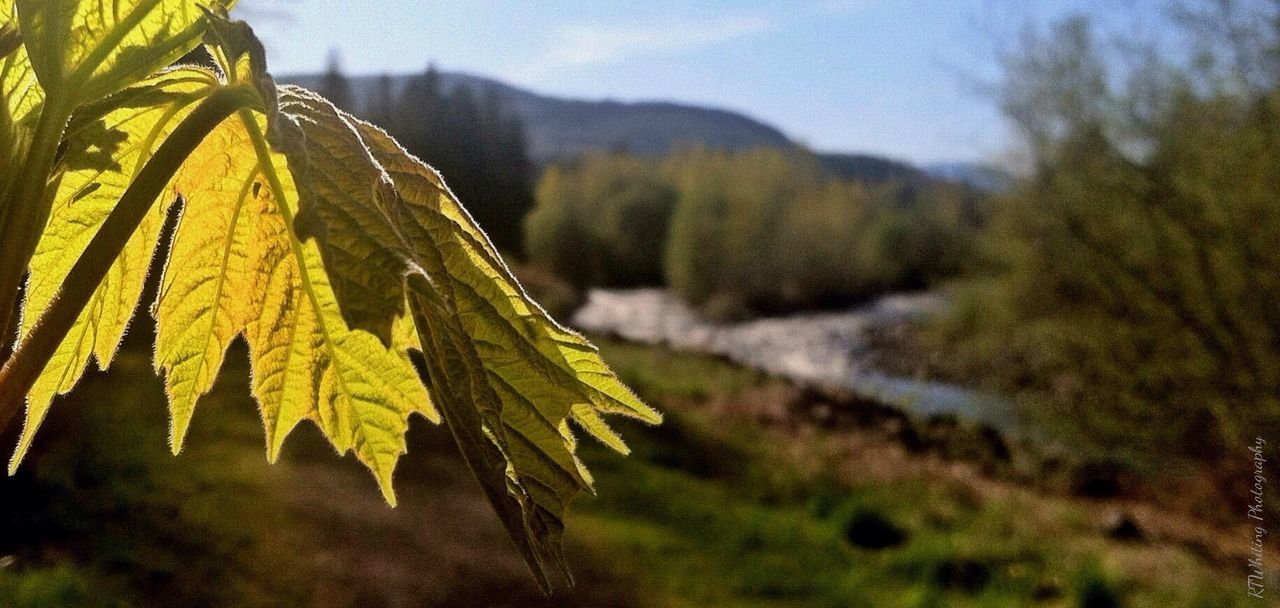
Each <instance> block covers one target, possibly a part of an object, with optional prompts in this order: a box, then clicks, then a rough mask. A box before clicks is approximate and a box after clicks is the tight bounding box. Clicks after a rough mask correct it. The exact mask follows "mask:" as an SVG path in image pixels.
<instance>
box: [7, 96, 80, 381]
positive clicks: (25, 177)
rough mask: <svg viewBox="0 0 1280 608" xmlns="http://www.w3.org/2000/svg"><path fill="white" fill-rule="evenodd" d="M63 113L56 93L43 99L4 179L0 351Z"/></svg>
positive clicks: (37, 227) (42, 210)
mask: <svg viewBox="0 0 1280 608" xmlns="http://www.w3.org/2000/svg"><path fill="white" fill-rule="evenodd" d="M69 117H70V112H68V111H66V110H64V109H63V104H62V103H60V102H59V100H58V99H55V98H52V97H50V98H46V99H45V101H44V105H43V107H42V108H41V110H40V118H39V120H38V121H37V123H36V129H35V133H34V136H33V137H32V139H31V146H32V147H31V148H30V149H29V150H28V152H27V155H26V160H25V162H23V164H22V167H21V168H20V169H19V172H18V181H17V182H16V183H11V184H10V185H9V186H10V190H9V191H8V192H6V193H5V196H4V200H3V205H2V206H0V234H4V235H6V236H7V237H8V238H4V239H0V352H7V351H9V349H10V348H11V347H12V346H13V340H14V337H15V336H14V330H15V326H16V320H17V318H16V317H17V315H16V312H17V293H18V288H19V287H21V285H22V277H23V276H24V275H26V273H27V265H28V264H29V263H30V262H31V256H32V255H34V254H35V250H36V244H37V243H38V242H39V236H40V233H41V232H43V231H44V230H43V229H44V222H46V221H48V219H49V206H50V205H51V204H52V200H53V199H52V193H51V192H49V190H50V188H49V175H50V173H51V172H52V169H53V163H54V159H55V158H56V157H57V155H58V144H59V142H60V141H62V130H63V128H64V127H65V126H66V124H67V120H68V118H69ZM0 361H3V359H0Z"/></svg>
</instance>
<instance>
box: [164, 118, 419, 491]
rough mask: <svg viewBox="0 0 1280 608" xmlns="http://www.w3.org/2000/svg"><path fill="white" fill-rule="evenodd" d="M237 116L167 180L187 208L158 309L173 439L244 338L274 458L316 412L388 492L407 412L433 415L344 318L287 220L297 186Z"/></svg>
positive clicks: (415, 386)
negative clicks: (230, 351)
mask: <svg viewBox="0 0 1280 608" xmlns="http://www.w3.org/2000/svg"><path fill="white" fill-rule="evenodd" d="M244 120H245V117H244V116H241V117H237V118H236V119H234V120H230V121H228V122H226V123H224V124H223V125H221V126H220V127H218V128H217V129H216V130H215V131H214V132H213V133H212V134H211V135H210V136H209V138H207V139H206V140H205V142H204V143H203V144H202V145H201V147H200V148H198V149H197V150H196V152H195V154H193V155H192V157H191V158H190V159H189V160H188V161H187V163H186V164H185V165H184V166H183V168H182V170H181V171H180V172H179V174H178V175H177V176H176V177H175V181H174V184H175V191H176V193H177V194H179V195H181V196H182V198H183V200H184V201H185V206H184V208H183V212H182V217H181V219H180V220H179V223H178V227H177V230H176V232H175V234H174V238H173V246H172V249H171V251H170V254H169V264H168V266H167V267H166V268H165V274H164V278H163V281H162V282H161V292H160V297H159V300H158V301H157V303H156V308H155V315H156V321H157V335H156V365H157V367H158V368H159V369H160V370H162V371H163V372H164V374H165V384H166V387H167V389H168V393H169V399H170V408H171V411H172V413H173V437H172V438H173V447H174V449H175V450H177V449H179V448H180V446H181V444H182V438H183V436H184V434H185V432H186V428H187V424H188V423H189V421H190V419H191V415H192V412H193V411H194V408H195V404H196V401H197V400H198V399H199V397H200V396H201V395H203V394H205V393H206V392H208V390H209V389H210V388H212V386H213V382H214V380H215V378H216V376H217V372H218V370H219V368H220V367H221V365H222V359H223V355H224V352H225V350H226V348H227V347H228V346H229V345H230V343H231V341H232V340H233V339H234V338H235V337H236V336H237V335H241V334H243V335H244V336H245V338H246V339H247V341H248V343H249V350H250V362H251V365H252V368H253V378H254V383H253V392H254V396H255V397H256V398H257V400H258V403H259V406H260V407H261V410H262V416H263V421H264V423H265V426H266V429H267V445H268V452H269V455H270V457H271V458H272V459H274V458H275V457H276V455H277V454H278V453H279V450H280V446H281V444H282V443H283V441H284V438H285V436H286V435H287V434H288V432H289V431H290V430H291V429H292V428H293V427H294V426H295V425H296V424H297V423H298V422H300V421H302V420H312V421H314V422H315V423H317V424H318V425H319V426H320V428H321V430H322V431H324V433H325V435H326V436H327V437H328V438H329V439H330V441H332V442H333V444H334V446H335V447H336V448H337V449H338V450H339V451H340V452H346V451H348V450H351V451H354V452H355V454H356V456H357V457H358V458H359V459H360V460H361V462H364V463H365V464H366V465H367V466H369V468H370V469H371V470H372V471H373V472H374V475H375V476H376V478H377V479H378V482H379V483H380V484H381V486H382V488H383V492H384V493H385V494H386V496H387V499H388V500H389V501H394V496H393V492H392V488H391V475H392V472H393V470H394V467H395V462H396V460H397V459H398V457H399V456H400V454H402V453H403V452H404V449H405V446H404V433H405V431H406V429H407V425H408V417H409V415H410V414H411V413H413V412H420V413H423V414H424V415H426V416H428V417H429V418H431V419H433V420H434V419H437V415H436V414H435V411H434V410H433V409H432V408H431V404H430V400H429V398H428V396H427V393H426V390H425V388H424V387H423V386H422V384H421V382H420V381H419V380H418V378H417V374H416V372H415V371H414V369H413V367H412V365H411V364H410V362H409V361H408V360H407V359H406V358H404V357H401V356H398V355H397V353H396V352H395V350H393V349H390V348H388V347H386V346H384V345H383V344H382V343H380V342H379V341H378V340H377V339H376V338H375V337H374V336H372V335H370V334H367V333H365V332H357V331H352V330H350V329H348V328H347V325H346V323H345V322H344V321H343V319H342V317H341V315H340V313H339V311H338V308H337V303H336V301H335V300H334V297H333V294H332V290H331V288H330V287H329V284H328V278H327V276H326V273H325V272H324V268H323V266H322V263H321V261H320V257H319V254H318V253H317V252H316V250H315V245H314V244H313V243H306V244H304V243H302V242H301V241H299V240H297V239H296V238H294V236H293V235H292V233H291V231H290V229H289V222H288V218H289V217H290V216H291V213H292V212H291V210H290V209H289V205H291V204H293V203H291V202H290V199H291V198H294V197H295V195H294V194H293V192H294V191H293V187H292V180H291V179H290V176H289V173H288V171H287V169H286V165H285V161H284V159H283V157H281V156H279V155H275V154H268V155H267V156H265V157H263V156H259V155H258V151H257V149H256V148H255V145H254V140H253V136H252V132H253V131H256V130H258V129H261V127H262V126H261V125H259V124H257V123H256V122H254V123H252V124H253V126H252V127H248V126H247V124H246V123H245V122H244ZM249 120H253V121H257V120H260V118H252V117H250V118H249ZM277 187H279V188H280V191H281V192H282V193H283V194H284V198H283V199H280V198H277V197H276V194H275V191H276V188H277Z"/></svg>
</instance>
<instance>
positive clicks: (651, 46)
mask: <svg viewBox="0 0 1280 608" xmlns="http://www.w3.org/2000/svg"><path fill="white" fill-rule="evenodd" d="M771 27H772V22H771V21H770V20H769V19H767V18H765V17H762V16H745V15H738V16H727V17H722V18H719V19H715V20H709V21H700V22H694V21H678V22H667V23H662V24H653V25H631V24H628V25H608V24H577V25H568V26H564V27H562V28H560V29H559V30H558V31H557V32H556V34H555V37H554V38H553V40H552V43H551V46H550V47H549V48H548V49H547V50H546V52H544V53H543V54H542V55H541V56H540V57H538V58H537V59H535V60H534V61H533V62H532V63H530V64H529V65H527V66H526V67H525V68H524V69H523V70H521V76H523V77H524V79H526V80H537V79H539V78H541V77H544V76H547V75H549V74H552V73H554V72H557V71H561V70H566V69H573V68H580V67H587V66H594V65H606V64H610V63H616V62H618V61H623V60H627V59H631V58H634V57H641V56H645V55H658V54H668V53H677V52H680V51H687V50H692V49H698V48H703V47H707V46H712V45H715V44H719V43H723V42H728V41H731V40H736V39H739V38H744V37H747V36H751V35H754V34H758V33H760V32H763V31H766V30H768V29H770V28H771Z"/></svg>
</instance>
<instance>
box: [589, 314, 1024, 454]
mask: <svg viewBox="0 0 1280 608" xmlns="http://www.w3.org/2000/svg"><path fill="white" fill-rule="evenodd" d="M946 306H947V302H946V300H945V298H943V297H942V296H940V295H938V294H935V293H927V292H926V293H909V294H891V295H887V296H884V297H882V298H880V299H878V300H876V301H874V302H871V303H870V304H867V305H864V306H858V307H855V308H850V309H848V310H843V311H833V312H820V313H802V314H796V315H791V316H786V317H774V318H764V319H756V320H752V321H745V322H741V323H714V322H711V321H708V320H706V319H705V318H703V317H701V316H699V315H698V314H697V313H696V312H695V311H694V310H692V309H690V308H689V307H688V306H687V305H686V304H685V303H684V302H683V301H681V300H680V299H679V298H677V297H676V296H675V295H674V294H672V293H671V292H669V291H667V290H665V289H632V290H604V289H593V290H591V292H590V293H589V294H588V295H587V301H586V303H585V304H584V305H583V306H582V307H581V308H580V309H578V311H577V312H576V313H575V314H574V315H573V318H572V324H573V325H574V326H575V327H577V328H579V329H582V330H584V331H587V332H592V333H603V334H608V335H613V336H617V337H619V338H622V339H624V340H628V341H632V342H639V343H643V344H655V345H658V344H660V345H665V346H668V347H671V348H674V349H677V350H688V351H696V352H701V353H708V354H714V355H718V356H722V357H725V358H727V359H729V360H731V361H734V362H736V363H739V364H741V365H745V366H748V367H752V368H755V369H758V370H761V371H763V372H766V373H769V374H772V375H775V376H779V377H783V378H788V379H791V380H794V381H797V382H800V383H807V384H814V385H821V386H830V387H836V388H842V389H846V390H851V391H853V392H854V393H857V394H858V395H860V396H862V397H864V398H868V399H873V400H876V401H879V402H882V403H886V404H889V405H893V406H896V407H899V408H902V409H903V410H906V411H908V412H911V413H914V414H917V415H920V416H931V415H937V414H955V415H956V416H958V417H961V418H965V419H968V420H972V421H974V422H978V423H982V424H988V425H991V426H993V427H995V428H997V429H999V430H1001V431H1006V432H1008V431H1011V430H1013V426H1014V420H1015V418H1014V410H1013V408H1012V406H1011V404H1010V403H1009V402H1007V401H1006V400H1003V399H1000V398H997V397H993V396H990V395H985V394H982V393H979V392H976V391H973V390H970V389H967V388H964V387H960V386H955V385H951V384H945V383H940V382H932V381H928V380H921V379H916V378H906V377H901V376H894V375H891V374H887V373H884V372H882V371H880V370H878V369H876V368H875V366H874V363H873V361H874V359H875V357H874V355H875V352H874V349H873V347H872V341H871V339H870V333H871V331H872V330H873V329H875V328H877V327H879V326H884V325H889V324H897V323H903V322H907V321H912V320H917V319H921V318H924V317H927V316H929V315H934V314H939V313H941V312H944V311H945V310H946Z"/></svg>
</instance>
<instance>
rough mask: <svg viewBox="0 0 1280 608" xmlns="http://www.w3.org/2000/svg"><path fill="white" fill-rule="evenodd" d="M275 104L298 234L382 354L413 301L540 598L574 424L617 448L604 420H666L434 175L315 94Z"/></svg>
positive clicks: (579, 474) (451, 405) (582, 487)
mask: <svg viewBox="0 0 1280 608" xmlns="http://www.w3.org/2000/svg"><path fill="white" fill-rule="evenodd" d="M280 100H281V104H280V108H281V114H280V121H279V123H278V124H277V125H276V126H277V131H276V134H277V138H278V142H279V144H280V145H281V146H282V147H283V149H284V150H286V153H287V155H288V156H289V160H290V168H291V169H292V171H293V174H294V176H295V179H296V180H297V182H298V185H299V195H300V196H301V204H302V208H303V212H302V213H303V215H301V216H300V217H299V221H298V225H299V227H300V229H301V230H304V231H305V233H306V234H309V235H311V236H314V237H315V240H316V242H317V243H318V244H319V247H320V251H321V254H322V256H324V261H325V269H326V270H327V271H328V274H329V276H330V277H331V281H332V282H333V284H334V287H335V295H336V296H337V298H338V301H339V303H340V305H341V308H342V312H343V314H344V315H346V316H347V318H348V319H349V320H350V321H351V323H352V325H353V326H360V327H365V328H368V329H370V330H371V331H374V332H378V333H379V334H380V335H383V336H385V337H387V338H388V339H389V337H390V335H391V333H392V331H391V329H392V327H393V324H394V323H395V322H396V318H397V317H396V315H397V314H399V307H400V306H401V305H402V303H403V302H404V298H405V296H406V294H407V295H408V298H409V303H410V306H409V308H410V311H411V313H412V318H413V320H414V322H415V323H416V325H417V330H418V332H419V337H420V341H421V346H422V347H423V351H424V354H425V359H426V363H427V368H428V370H429V371H430V373H429V378H430V385H431V389H432V394H433V395H434V396H435V399H436V405H437V407H439V408H440V409H441V411H442V413H443V415H444V417H445V419H446V420H447V421H448V423H449V425H450V428H451V430H452V431H453V433H454V436H455V439H457V442H458V444H459V446H460V448H461V449H462V450H463V453H464V454H465V455H467V457H468V458H467V460H468V462H469V463H470V464H471V465H472V467H473V469H474V470H475V472H476V474H477V476H478V477H479V478H480V480H481V484H482V486H484V487H485V489H486V492H487V494H488V495H489V497H490V499H491V501H492V502H493V503H494V506H495V507H496V508H497V510H498V511H499V513H500V514H501V515H502V517H503V519H504V522H506V523H507V526H508V529H509V530H510V531H511V532H512V534H513V536H514V537H515V538H516V539H517V541H518V542H519V544H520V546H521V548H522V550H523V551H524V552H525V555H526V557H527V558H529V561H530V563H531V565H533V566H534V568H535V571H537V572H538V573H539V574H540V575H541V577H542V579H543V582H544V584H545V583H546V576H547V574H548V572H549V571H550V570H551V569H552V568H562V564H561V563H560V546H559V543H560V541H559V534H560V530H561V528H562V526H563V524H562V518H563V516H564V513H565V510H566V508H567V507H568V504H569V503H570V502H571V501H572V500H573V498H574V497H575V496H577V495H578V494H580V493H581V492H583V491H588V490H590V482H589V477H588V475H587V474H586V471H585V469H584V468H583V467H582V465H581V463H580V462H579V461H578V460H577V458H576V457H575V456H574V448H575V444H574V440H573V437H572V434H571V432H570V431H569V427H568V421H569V420H576V421H578V423H579V424H580V426H582V427H583V428H585V429H586V430H588V431H589V432H591V433H592V434H595V435H597V436H598V437H600V438H601V439H602V440H604V442H605V443H607V444H608V445H611V446H614V447H618V448H621V447H622V445H621V442H620V441H619V440H618V438H617V436H616V435H615V434H613V433H612V432H611V431H609V430H608V428H607V427H606V426H605V425H604V422H603V420H601V418H600V416H599V414H600V413H613V414H622V415H627V416H631V417H634V418H638V419H640V420H644V421H647V422H653V423H656V422H658V421H659V420H660V416H659V415H658V414H657V412H655V411H654V410H652V409H650V408H648V407H647V406H645V405H644V404H643V403H641V402H640V401H639V400H638V399H636V397H635V396H634V395H633V394H632V393H631V392H630V391H629V390H628V389H627V388H626V387H625V386H623V385H622V384H621V383H620V382H619V381H618V380H617V378H616V377H615V376H614V375H613V373H612V372H610V371H609V369H608V367H607V366H605V364H604V362H603V361H602V360H601V359H600V356H599V354H598V353H597V351H596V350H595V348H594V347H592V346H591V345H590V344H589V343H588V342H587V341H586V340H584V339H583V338H581V337H580V336H578V335H577V334H575V333H573V332H571V331H569V330H566V329H564V328H563V327H561V326H560V325H558V324H556V323H555V322H554V321H553V320H552V319H550V318H549V317H548V316H547V315H546V314H545V313H544V312H543V311H542V309H541V308H539V307H538V306H537V305H536V304H534V303H533V302H532V301H531V300H530V299H529V298H528V297H527V296H526V295H525V293H524V291H523V290H522V289H521V288H520V286H519V284H518V283H517V282H516V280H515V278H514V277H513V276H512V274H511V272H510V271H509V270H508V269H507V267H506V265H505V264H504V263H503V262H502V260H501V259H500V258H499V257H498V256H497V254H496V252H495V250H494V248H493V246H492V245H491V244H490V243H489V242H488V240H487V239H486V238H485V237H484V235H483V233H482V232H481V231H480V230H479V228H478V227H476V226H475V223H474V222H473V221H472V220H471V218H470V216H469V215H468V214H467V213H466V211H465V210H464V209H463V208H462V206H461V205H459V204H458V202H457V200H456V199H455V198H454V197H453V195H452V194H451V193H450V192H449V190H448V189H447V188H446V187H445V185H444V183H443V181H441V179H440V177H439V175H437V174H436V173H435V172H434V171H433V170H431V169H430V168H429V167H427V166H425V165H423V164H422V163H421V162H419V161H417V160H416V159H414V158H413V157H412V156H410V155H409V154H408V153H406V152H405V151H404V150H403V149H402V148H400V147H399V145H398V144H396V142H395V141H394V140H392V139H391V138H390V137H389V136H387V135H386V134H385V133H383V132H382V131H380V130H379V129H377V128H376V127H374V126H372V125H369V124H367V123H364V122H361V121H359V120H357V119H355V118H353V117H351V116H349V115H347V114H345V113H343V112H341V111H340V110H337V109H336V108H334V107H333V105H332V104H330V103H328V102H327V101H325V100H323V99H322V98H320V97H318V96H316V95H314V94H312V93H309V92H307V91H304V90H301V89H298V88H296V87H285V88H283V89H282V90H281V92H280ZM406 277H408V280H407V281H406Z"/></svg>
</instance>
